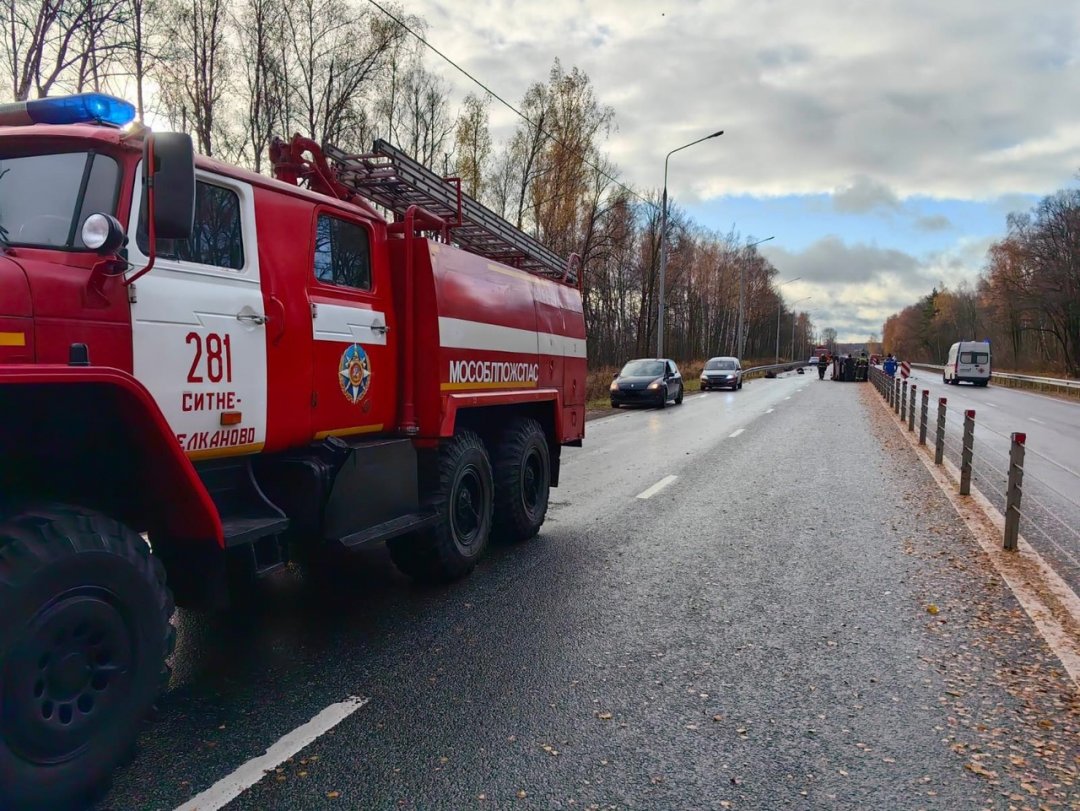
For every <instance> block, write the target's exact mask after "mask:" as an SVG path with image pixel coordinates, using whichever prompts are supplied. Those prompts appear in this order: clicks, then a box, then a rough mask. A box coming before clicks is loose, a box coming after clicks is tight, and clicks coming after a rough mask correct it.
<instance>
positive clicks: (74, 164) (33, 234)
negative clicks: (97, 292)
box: [0, 152, 120, 251]
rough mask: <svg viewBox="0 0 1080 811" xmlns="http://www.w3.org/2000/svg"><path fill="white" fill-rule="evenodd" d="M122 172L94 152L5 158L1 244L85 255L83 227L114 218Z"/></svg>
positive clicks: (0, 170)
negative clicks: (99, 216)
mask: <svg viewBox="0 0 1080 811" xmlns="http://www.w3.org/2000/svg"><path fill="white" fill-rule="evenodd" d="M119 178H120V170H119V167H118V166H117V163H116V161H115V160H113V159H112V158H110V157H109V156H108V155H102V154H100V153H95V152H63V153H57V154H45V155H11V156H7V155H0V241H2V242H7V243H9V244H12V245H27V246H33V247H42V248H60V249H67V250H77V251H79V250H86V246H85V245H84V244H83V241H82V224H83V222H84V221H85V220H86V218H87V217H89V216H90V215H91V214H95V213H97V212H101V213H104V214H113V213H114V212H115V210H116V193H117V190H118V188H119Z"/></svg>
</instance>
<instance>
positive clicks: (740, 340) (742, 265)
mask: <svg viewBox="0 0 1080 811" xmlns="http://www.w3.org/2000/svg"><path fill="white" fill-rule="evenodd" d="M773 238H774V237H765V239H759V240H758V241H757V242H751V243H750V244H749V245H747V246H746V250H747V251H749V250H750V249H751V248H753V247H754V246H756V245H760V244H761V243H762V242H768V241H769V240H770V239H773ZM745 310H746V262H739V329H738V332H737V333H736V338H735V346H736V350H737V351H736V352H735V356H736V357H737V358H739V359H740V360H741V359H742V356H743V349H744V348H745V347H744V343H745V339H746V336H745V335H743V319H744V314H745Z"/></svg>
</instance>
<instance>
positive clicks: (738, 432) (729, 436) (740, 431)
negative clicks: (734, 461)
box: [728, 428, 746, 439]
mask: <svg viewBox="0 0 1080 811" xmlns="http://www.w3.org/2000/svg"><path fill="white" fill-rule="evenodd" d="M745 430H746V429H745V428H740V429H739V430H738V431H736V432H735V433H733V434H730V435H728V439H734V438H735V437H737V436H738V435H739V434H741V433H742V432H743V431H745Z"/></svg>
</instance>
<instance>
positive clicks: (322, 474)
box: [0, 94, 586, 807]
mask: <svg viewBox="0 0 1080 811" xmlns="http://www.w3.org/2000/svg"><path fill="white" fill-rule="evenodd" d="M133 117H134V109H133V108H132V107H131V106H130V105H128V104H127V103H126V102H123V101H121V100H118V99H114V98H111V97H108V96H101V95H97V94H86V95H82V96H74V97H69V98H64V99H45V100H41V101H31V102H24V103H19V104H15V105H3V106H0V614H2V615H3V616H4V618H5V620H4V623H3V626H2V627H0V702H2V703H0V718H2V720H3V723H2V725H0V796H2V797H4V798H5V801H7V802H9V803H11V804H12V805H13V806H15V807H22V806H28V807H42V806H48V807H54V806H56V805H58V804H64V803H69V804H70V803H74V804H78V803H80V802H83V801H84V800H85V798H86V797H87V796H90V795H91V794H92V793H93V792H94V791H95V790H96V788H97V787H98V786H100V785H101V784H102V782H103V781H104V780H105V779H106V778H107V776H108V774H109V772H110V770H111V769H112V768H113V767H114V766H115V764H116V763H118V762H119V761H120V759H121V758H122V756H123V755H124V753H125V752H126V751H127V750H128V749H129V748H130V745H131V744H132V742H133V741H134V738H135V733H136V730H137V728H138V724H139V722H140V721H141V719H142V717H143V716H144V715H145V714H146V712H147V711H148V710H149V708H150V707H151V705H152V703H153V702H154V701H155V699H156V697H157V695H158V692H159V690H160V689H161V687H162V686H163V684H164V681H167V677H168V668H167V662H166V660H167V658H168V656H169V655H170V654H171V651H172V645H173V639H174V633H173V629H172V626H171V625H170V617H171V615H172V613H173V604H174V598H175V601H176V602H177V603H178V604H180V605H184V606H191V607H196V608H217V607H222V606H226V605H227V604H228V599H229V594H230V588H232V587H235V586H236V585H237V584H243V583H245V582H250V581H252V580H254V579H257V578H259V577H262V576H265V575H267V574H269V573H271V572H273V571H275V570H277V569H280V568H281V567H283V566H284V565H286V564H287V563H289V562H290V561H301V562H312V563H317V562H318V561H321V560H325V558H326V556H328V555H330V556H334V555H340V554H343V553H346V552H348V551H349V550H354V549H357V548H361V547H364V546H367V545H369V544H375V543H387V544H388V545H389V549H390V553H391V556H392V558H393V560H394V561H395V563H396V564H397V566H398V567H399V568H400V569H401V570H402V571H403V572H405V573H406V574H408V575H409V576H411V577H413V578H415V579H418V580H423V581H446V580H451V579H454V578H457V577H461V576H463V575H465V574H466V573H468V572H469V571H470V570H471V569H472V568H473V566H474V565H475V564H476V561H477V560H478V558H479V557H480V556H481V555H482V553H483V551H484V549H485V548H486V546H487V544H488V542H489V538H491V537H501V538H503V539H505V540H507V541H521V540H524V539H527V538H530V537H532V536H534V535H536V534H537V532H538V531H539V529H540V526H541V524H542V523H543V521H544V517H545V514H546V510H547V504H548V489H549V487H551V486H555V485H557V484H558V478H559V462H560V452H561V448H562V447H563V446H564V445H575V444H580V442H581V439H582V437H583V434H584V394H585V375H586V369H585V328H584V319H583V315H582V308H581V293H580V278H579V275H580V274H579V273H578V272H577V270H576V267H575V264H574V263H573V262H572V261H570V262H563V261H562V260H561V259H560V258H559V257H557V256H555V255H554V254H552V253H551V252H550V251H548V250H547V249H546V248H545V247H544V246H543V245H541V244H540V243H538V242H537V241H536V240H534V239H533V238H531V237H529V236H528V235H526V234H524V233H522V232H521V231H519V230H517V229H515V228H513V227H512V226H510V225H509V224H508V223H506V222H504V221H503V220H501V219H500V218H498V217H497V216H496V215H495V214H493V213H492V212H490V211H489V210H488V209H486V208H484V207H483V206H482V205H480V204H479V203H477V202H476V201H473V200H471V199H469V198H468V197H467V196H465V195H463V194H462V193H461V191H460V184H457V185H455V184H454V182H453V181H452V180H451V181H447V180H444V179H442V178H439V177H438V176H436V175H434V174H432V173H431V172H429V171H428V170H427V169H425V168H424V167H423V166H420V165H419V164H417V163H415V162H414V161H412V160H411V159H410V158H409V157H408V156H406V155H404V154H402V153H400V152H399V151H397V150H396V149H394V148H393V147H392V146H390V145H389V144H386V143H383V142H376V144H375V147H374V148H373V149H372V151H371V152H369V153H364V154H361V155H350V154H346V153H344V152H341V151H340V150H337V149H334V148H333V147H331V146H329V145H317V144H315V143H313V142H311V141H308V140H306V139H303V138H299V137H294V138H293V139H292V140H291V141H288V142H286V141H277V142H275V144H274V147H273V150H272V155H271V157H272V161H273V164H274V170H275V175H276V177H275V178H268V177H265V176H262V175H258V174H255V173H252V172H249V171H246V170H243V169H240V168H237V167H233V166H228V165H225V164H223V163H221V162H218V161H215V160H212V159H209V158H205V157H202V156H197V155H195V154H194V153H193V150H192V147H191V141H190V139H189V138H188V137H187V136H184V135H178V134H175V133H160V134H151V133H149V132H148V131H146V130H144V129H141V128H137V127H136V128H134V129H132V128H130V127H127V126H126V125H128V123H129V122H130V121H131V119H132V118H133ZM5 807H6V806H5Z"/></svg>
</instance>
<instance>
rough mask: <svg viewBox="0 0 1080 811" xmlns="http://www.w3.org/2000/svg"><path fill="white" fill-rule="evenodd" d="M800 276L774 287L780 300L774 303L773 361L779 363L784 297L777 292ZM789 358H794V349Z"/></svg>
mask: <svg viewBox="0 0 1080 811" xmlns="http://www.w3.org/2000/svg"><path fill="white" fill-rule="evenodd" d="M801 278H802V276H796V277H795V278H794V279H788V280H787V281H786V282H782V283H781V284H779V285H777V286H776V289H777V291H778V292H777V298H779V299H780V301H779V303H777V305H776V360H774V361H773V363H779V362H780V316H781V315H782V314H783V312H784V297H783V295H781V294H780V293H779V290H780V288H781V287H783V286H784V285H785V284H791V283H792V282H797V281H799V279H801ZM791 359H792V360H794V359H795V352H794V350H792V358H791Z"/></svg>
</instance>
